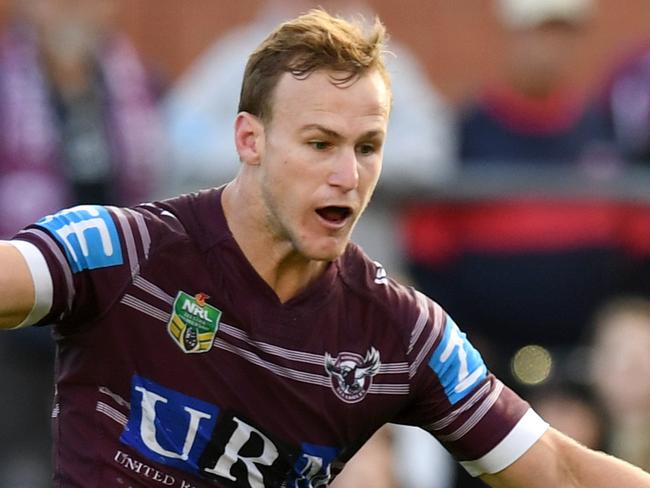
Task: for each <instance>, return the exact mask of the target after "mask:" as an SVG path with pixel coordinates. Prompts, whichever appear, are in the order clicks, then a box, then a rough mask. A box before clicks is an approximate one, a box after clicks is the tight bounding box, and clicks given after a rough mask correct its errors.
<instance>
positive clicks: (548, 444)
mask: <svg viewBox="0 0 650 488" xmlns="http://www.w3.org/2000/svg"><path fill="white" fill-rule="evenodd" d="M481 479H482V480H483V481H484V482H486V483H487V484H488V485H490V486H491V487H493V488H548V487H551V486H552V487H554V488H650V474H648V473H646V472H644V471H642V470H641V469H639V468H637V467H635V466H632V465H631V464H628V463H626V462H624V461H621V460H619V459H616V458H614V457H612V456H608V455H607V454H603V453H600V452H596V451H592V450H590V449H587V448H585V447H583V446H581V445H579V444H578V443H576V442H575V441H573V440H572V439H570V438H569V437H567V436H565V435H563V434H561V433H560V432H558V431H557V430H555V429H552V428H551V429H549V430H548V431H547V432H546V433H545V434H544V435H543V436H542V437H541V438H540V440H539V441H538V442H537V443H535V444H534V445H533V447H531V448H530V449H529V450H528V452H526V453H525V454H524V455H523V456H522V457H521V458H519V459H518V460H517V461H515V462H514V463H513V464H512V465H510V466H509V467H507V468H506V469H504V470H503V471H501V472H499V473H496V474H492V475H484V476H482V477H481Z"/></svg>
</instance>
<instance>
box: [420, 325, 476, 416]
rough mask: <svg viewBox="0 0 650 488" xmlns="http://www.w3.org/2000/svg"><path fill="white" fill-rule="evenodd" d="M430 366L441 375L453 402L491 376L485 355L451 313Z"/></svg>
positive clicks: (440, 378) (441, 380) (447, 393)
mask: <svg viewBox="0 0 650 488" xmlns="http://www.w3.org/2000/svg"><path fill="white" fill-rule="evenodd" d="M429 367H430V368H431V369H432V370H433V371H434V372H435V374H436V376H438V379H439V380H440V383H441V384H442V387H443V388H444V390H445V394H446V395H447V398H448V399H449V402H450V403H451V404H452V405H454V404H456V403H458V402H459V401H460V400H462V399H463V398H465V397H466V396H467V395H468V394H469V393H470V392H471V391H472V390H473V389H474V387H475V386H476V385H477V384H478V383H480V382H481V381H483V380H484V379H485V378H486V376H487V368H486V367H485V363H483V358H481V355H480V354H479V352H478V351H477V350H476V349H475V348H474V346H472V344H471V343H470V342H469V341H468V340H467V337H466V336H465V333H463V332H461V331H460V329H459V328H458V326H457V325H456V323H455V322H454V321H453V320H452V319H451V317H447V322H446V324H445V330H444V334H443V337H442V340H441V341H440V344H438V347H436V350H435V351H434V352H433V355H432V356H431V359H430V360H429Z"/></svg>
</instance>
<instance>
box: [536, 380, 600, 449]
mask: <svg viewBox="0 0 650 488" xmlns="http://www.w3.org/2000/svg"><path fill="white" fill-rule="evenodd" d="M529 398H530V403H531V405H532V407H533V408H534V409H535V411H536V412H537V413H539V414H540V415H541V416H542V418H543V419H544V420H546V421H547V422H548V423H549V424H551V425H552V426H553V427H555V428H556V429H558V430H559V431H560V432H562V433H564V434H566V435H568V436H570V437H571V438H572V439H574V440H576V441H578V442H580V443H581V444H583V445H584V446H587V447H589V448H590V449H596V450H603V449H605V441H606V436H607V433H608V428H607V424H608V419H607V417H606V415H605V413H604V411H603V407H602V406H601V405H600V403H599V402H598V401H597V400H596V398H594V395H593V394H592V393H591V391H590V390H589V389H588V388H587V387H586V386H582V385H578V384H572V383H568V382H567V383H562V384H550V385H544V386H541V387H538V389H536V390H533V392H532V393H531V394H530V397H529Z"/></svg>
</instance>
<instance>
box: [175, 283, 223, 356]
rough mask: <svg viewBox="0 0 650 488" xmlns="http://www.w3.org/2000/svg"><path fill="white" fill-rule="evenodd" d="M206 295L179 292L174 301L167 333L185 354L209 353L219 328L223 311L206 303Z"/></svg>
mask: <svg viewBox="0 0 650 488" xmlns="http://www.w3.org/2000/svg"><path fill="white" fill-rule="evenodd" d="M208 298H210V297H209V296H208V295H206V294H205V293H199V294H198V295H195V296H191V295H188V294H187V293H185V292H184V291H179V292H178V295H176V299H175V300H174V305H173V308H172V317H171V319H170V320H169V322H168V323H167V331H168V332H169V335H171V336H172V338H173V339H174V342H176V344H177V345H178V347H180V348H181V349H182V350H183V352H185V353H195V352H207V351H209V350H210V349H211V348H212V343H213V341H214V336H215V334H216V333H217V329H218V328H219V318H220V317H221V310H219V309H218V308H216V307H213V306H212V305H210V304H208V303H206V302H205V301H206V300H207V299H208Z"/></svg>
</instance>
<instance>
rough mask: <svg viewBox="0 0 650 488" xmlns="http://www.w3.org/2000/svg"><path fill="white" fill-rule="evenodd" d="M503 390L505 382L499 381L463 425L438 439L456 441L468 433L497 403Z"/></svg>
mask: <svg viewBox="0 0 650 488" xmlns="http://www.w3.org/2000/svg"><path fill="white" fill-rule="evenodd" d="M502 391H503V383H501V382H499V383H498V384H497V385H496V386H495V387H494V390H492V393H490V394H489V395H488V396H487V397H486V398H485V399H484V400H483V402H482V403H481V405H480V406H479V407H478V408H477V409H476V411H475V412H474V413H473V414H472V415H471V416H470V418H469V419H467V421H466V422H465V423H464V424H463V425H461V426H460V427H459V428H458V429H456V430H455V431H454V432H452V433H451V434H449V435H440V436H438V439H439V440H440V441H442V442H454V441H457V440H458V439H460V438H461V437H463V436H464V435H465V434H467V433H468V432H469V431H470V430H472V429H473V428H474V427H475V426H476V424H478V423H479V422H480V421H481V419H482V418H483V417H485V415H486V414H487V413H488V411H489V410H490V409H491V408H492V406H493V405H494V404H495V403H496V401H497V400H498V398H499V396H500V395H501V392H502Z"/></svg>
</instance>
